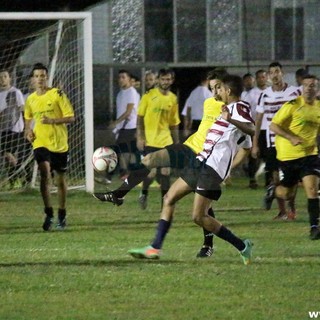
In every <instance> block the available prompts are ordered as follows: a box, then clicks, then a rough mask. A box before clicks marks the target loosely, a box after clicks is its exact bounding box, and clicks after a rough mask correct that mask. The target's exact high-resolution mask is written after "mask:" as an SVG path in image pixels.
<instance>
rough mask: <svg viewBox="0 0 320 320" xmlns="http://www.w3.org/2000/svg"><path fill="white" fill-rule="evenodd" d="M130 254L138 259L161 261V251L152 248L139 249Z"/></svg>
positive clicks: (131, 251)
mask: <svg viewBox="0 0 320 320" xmlns="http://www.w3.org/2000/svg"><path fill="white" fill-rule="evenodd" d="M128 253H129V254H130V255H131V256H132V257H134V258H136V259H159V258H160V249H155V248H153V247H152V246H146V247H143V248H138V249H131V250H129V251H128Z"/></svg>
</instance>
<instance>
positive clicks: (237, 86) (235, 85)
mask: <svg viewBox="0 0 320 320" xmlns="http://www.w3.org/2000/svg"><path fill="white" fill-rule="evenodd" d="M221 81H222V82H223V83H224V84H225V85H226V86H227V87H229V88H230V90H231V94H232V95H233V96H235V97H240V96H241V93H242V91H243V81H242V78H241V77H239V76H238V75H233V74H228V75H226V76H225V77H223V78H222V79H221Z"/></svg>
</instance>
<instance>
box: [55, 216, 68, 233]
mask: <svg viewBox="0 0 320 320" xmlns="http://www.w3.org/2000/svg"><path fill="white" fill-rule="evenodd" d="M66 226H67V219H66V218H64V219H58V223H57V225H56V229H57V230H64V229H65V227H66Z"/></svg>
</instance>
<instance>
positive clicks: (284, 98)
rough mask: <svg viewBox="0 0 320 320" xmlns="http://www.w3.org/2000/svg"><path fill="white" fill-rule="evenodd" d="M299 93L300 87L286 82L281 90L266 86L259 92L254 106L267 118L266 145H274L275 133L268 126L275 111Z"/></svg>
mask: <svg viewBox="0 0 320 320" xmlns="http://www.w3.org/2000/svg"><path fill="white" fill-rule="evenodd" d="M300 95H301V89H300V88H299V87H295V86H289V85H288V84H287V83H286V84H285V87H284V89H283V90H281V91H273V90H272V87H268V88H267V89H265V91H264V92H263V93H262V94H261V96H260V98H259V101H258V105H257V108H256V112H257V113H264V117H265V118H266V120H267V147H268V148H270V147H274V146H275V144H274V141H275V134H274V133H273V132H272V131H270V129H269V126H270V124H271V121H272V119H273V116H274V115H275V114H276V112H277V111H278V110H279V109H280V108H281V107H282V105H283V104H285V103H286V102H288V101H291V100H293V99H295V98H296V97H298V96H300Z"/></svg>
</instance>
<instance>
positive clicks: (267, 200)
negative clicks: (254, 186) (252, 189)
mask: <svg viewBox="0 0 320 320" xmlns="http://www.w3.org/2000/svg"><path fill="white" fill-rule="evenodd" d="M274 198H275V185H274V184H270V185H269V187H268V188H267V192H266V194H265V196H264V198H263V206H264V208H265V209H266V210H270V209H271V206H272V201H273V199H274Z"/></svg>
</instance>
